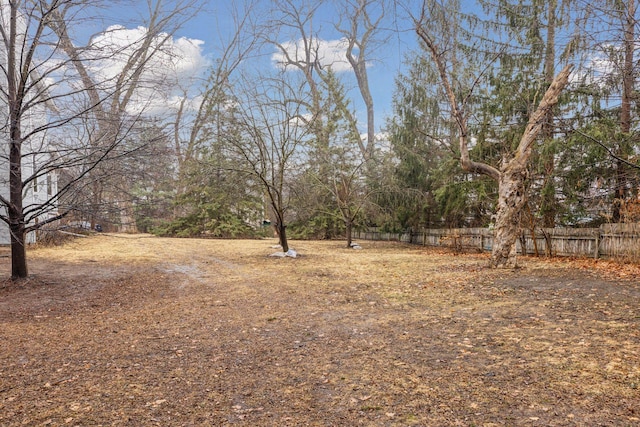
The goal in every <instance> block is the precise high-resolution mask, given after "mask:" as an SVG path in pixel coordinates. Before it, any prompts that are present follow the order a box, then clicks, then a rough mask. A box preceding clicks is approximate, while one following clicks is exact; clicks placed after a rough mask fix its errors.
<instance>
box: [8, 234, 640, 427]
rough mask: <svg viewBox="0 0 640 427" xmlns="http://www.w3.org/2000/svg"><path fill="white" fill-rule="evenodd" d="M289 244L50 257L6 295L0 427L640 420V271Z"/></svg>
mask: <svg viewBox="0 0 640 427" xmlns="http://www.w3.org/2000/svg"><path fill="white" fill-rule="evenodd" d="M273 243H274V242H272V241H259V240H256V241H225V240H191V239H160V238H152V237H148V236H107V235H100V236H95V237H92V238H87V239H77V240H74V241H73V242H71V243H68V244H66V245H65V246H63V247H58V248H41V249H38V250H36V251H33V252H32V253H30V259H31V269H32V272H33V273H34V275H33V278H32V279H30V280H29V281H27V282H25V283H21V284H19V285H16V284H11V283H10V282H4V285H3V287H2V289H0V340H2V342H3V345H2V350H1V351H0V426H14V425H34V426H35V425H82V426H87V425H92V426H93V425H144V426H151V425H158V426H203V425H205V426H206V425H211V426H221V425H246V426H274V425H277V426H287V425H290V426H304V425H308V426H352V425H367V426H448V425H451V426H453V425H463V426H470V425H477V426H497V425H508V426H511V425H527V426H529V425H534V426H535V425H540V426H542V425H544V426H548V425H567V426H573V425H616V426H617V425H622V426H624V425H637V424H638V423H640V414H639V413H638V409H637V408H639V407H640V391H639V390H638V386H639V385H640V362H639V359H640V357H639V354H638V352H639V351H640V332H639V331H640V328H639V326H640V325H639V323H640V313H639V311H638V300H639V298H640V286H639V285H638V276H637V269H634V268H633V267H628V266H618V265H616V264H608V263H605V262H600V263H594V262H586V261H552V262H550V261H540V260H534V259H528V260H526V261H525V265H526V268H524V269H520V270H517V271H495V270H489V269H486V268H485V265H486V263H487V260H486V258H485V256H483V255H463V256H462V255H459V256H452V255H451V254H447V253H440V252H434V251H430V250H426V249H424V248H419V247H410V246H405V245H399V244H392V243H373V242H364V243H363V246H364V248H365V249H364V250H362V251H356V250H348V249H344V248H343V247H342V246H343V243H342V242H293V244H292V246H293V247H294V248H295V249H296V250H298V252H299V253H300V254H301V255H302V256H301V257H300V258H297V259H276V258H271V257H268V254H269V253H270V252H272V251H273V250H272V249H270V245H271V244H273ZM7 264H8V259H6V258H0V268H4V269H5V270H4V271H7V272H8V271H9V270H8V265H7ZM602 273H606V277H605V278H601V277H602Z"/></svg>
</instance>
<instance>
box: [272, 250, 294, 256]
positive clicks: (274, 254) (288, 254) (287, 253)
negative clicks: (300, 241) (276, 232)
mask: <svg viewBox="0 0 640 427" xmlns="http://www.w3.org/2000/svg"><path fill="white" fill-rule="evenodd" d="M269 256H274V257H279V258H284V257H289V258H296V257H297V256H298V252H296V251H295V250H293V249H289V250H288V251H287V252H282V251H280V252H274V253H272V254H271V255H269Z"/></svg>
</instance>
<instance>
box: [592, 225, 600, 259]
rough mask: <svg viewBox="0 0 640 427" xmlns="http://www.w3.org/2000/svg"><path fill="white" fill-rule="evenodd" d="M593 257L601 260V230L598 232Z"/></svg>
mask: <svg viewBox="0 0 640 427" xmlns="http://www.w3.org/2000/svg"><path fill="white" fill-rule="evenodd" d="M593 257H594V258H595V259H598V258H600V229H598V231H596V243H595V250H594V254H593Z"/></svg>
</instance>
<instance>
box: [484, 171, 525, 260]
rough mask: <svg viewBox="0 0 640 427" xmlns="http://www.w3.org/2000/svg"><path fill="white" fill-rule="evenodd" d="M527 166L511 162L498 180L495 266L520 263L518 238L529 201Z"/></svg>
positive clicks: (494, 239)
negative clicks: (525, 184)
mask: <svg viewBox="0 0 640 427" xmlns="http://www.w3.org/2000/svg"><path fill="white" fill-rule="evenodd" d="M526 178H527V169H526V167H520V166H519V165H512V164H508V166H507V167H506V168H505V169H504V170H503V171H502V173H501V174H500V179H499V181H498V211H497V213H496V224H495V235H494V238H493V249H492V252H491V265H492V266H493V267H506V268H513V267H516V266H517V257H516V240H517V238H518V233H519V231H520V224H519V217H520V215H519V213H520V212H521V211H522V208H523V206H524V204H525V202H526V197H525V188H524V183H525V180H526Z"/></svg>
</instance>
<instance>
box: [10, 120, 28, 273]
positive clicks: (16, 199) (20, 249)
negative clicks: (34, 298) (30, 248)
mask: <svg viewBox="0 0 640 427" xmlns="http://www.w3.org/2000/svg"><path fill="white" fill-rule="evenodd" d="M21 141H22V138H21V134H20V121H19V120H18V119H15V121H14V122H13V123H12V126H11V146H10V149H9V165H10V166H9V171H10V172H9V174H10V175H9V206H8V207H7V210H8V214H9V215H8V216H9V231H10V234H11V278H12V279H14V280H15V279H24V278H26V277H27V276H28V275H29V272H28V270H27V252H26V246H25V223H24V212H23V206H22V193H23V190H24V188H23V184H22V154H21V151H22V150H21V146H22V142H21Z"/></svg>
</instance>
